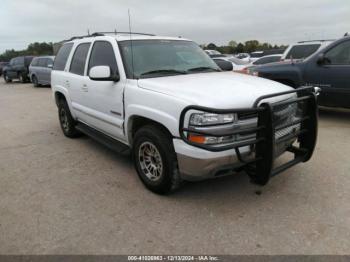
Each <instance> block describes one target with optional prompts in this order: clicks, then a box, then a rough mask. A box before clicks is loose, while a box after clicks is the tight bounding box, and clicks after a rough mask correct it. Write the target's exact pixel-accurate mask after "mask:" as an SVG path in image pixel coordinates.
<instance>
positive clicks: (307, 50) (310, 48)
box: [286, 44, 321, 59]
mask: <svg viewBox="0 0 350 262" xmlns="http://www.w3.org/2000/svg"><path fill="white" fill-rule="evenodd" d="M320 46H321V45H320V44H313V45H296V46H293V47H292V48H291V49H290V51H289V53H288V54H287V56H286V59H292V58H293V59H304V58H307V57H309V56H310V55H312V54H313V53H315V52H316V51H317V50H318V49H319V48H320Z"/></svg>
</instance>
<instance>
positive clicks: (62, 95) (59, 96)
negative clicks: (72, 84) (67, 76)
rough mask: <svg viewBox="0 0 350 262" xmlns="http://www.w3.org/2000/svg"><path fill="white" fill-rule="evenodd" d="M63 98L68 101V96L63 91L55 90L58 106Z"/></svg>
mask: <svg viewBox="0 0 350 262" xmlns="http://www.w3.org/2000/svg"><path fill="white" fill-rule="evenodd" d="M62 99H63V100H65V101H66V102H68V101H67V98H66V96H65V95H64V94H63V93H62V92H60V91H55V102H56V105H57V106H58V103H59V102H60V100H62Z"/></svg>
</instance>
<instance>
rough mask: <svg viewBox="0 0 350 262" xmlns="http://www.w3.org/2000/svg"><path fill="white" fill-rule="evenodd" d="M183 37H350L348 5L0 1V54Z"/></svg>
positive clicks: (225, 0)
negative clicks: (126, 34) (140, 35)
mask: <svg viewBox="0 0 350 262" xmlns="http://www.w3.org/2000/svg"><path fill="white" fill-rule="evenodd" d="M128 9H130V11H131V16H132V29H133V31H141V32H149V33H155V34H160V35H170V36H183V37H186V38H190V39H193V40H194V41H196V42H197V43H199V44H202V43H209V42H214V43H216V44H225V43H227V42H228V41H230V40H235V41H237V42H238V41H246V40H250V39H257V40H259V41H267V42H270V43H273V44H275V43H276V44H288V43H291V42H295V41H299V40H310V39H319V38H339V37H341V36H343V35H344V33H345V32H347V31H349V32H350V2H349V0H239V1H237V0H216V1H215V0H211V1H208V0H1V3H0V18H1V19H0V53H2V52H3V51H4V50H6V49H12V48H14V49H24V48H25V47H26V46H27V45H28V44H29V43H31V42H36V41H37V42H40V41H51V42H55V41H60V40H63V39H67V38H70V37H71V36H74V35H82V34H86V33H87V29H89V30H90V32H95V31H114V29H115V28H116V29H117V30H119V31H128Z"/></svg>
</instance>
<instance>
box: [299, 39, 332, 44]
mask: <svg viewBox="0 0 350 262" xmlns="http://www.w3.org/2000/svg"><path fill="white" fill-rule="evenodd" d="M335 40H336V39H322V40H307V41H299V42H298V43H299V44H302V43H309V42H327V41H335Z"/></svg>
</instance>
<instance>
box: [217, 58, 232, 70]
mask: <svg viewBox="0 0 350 262" xmlns="http://www.w3.org/2000/svg"><path fill="white" fill-rule="evenodd" d="M214 62H215V63H216V64H217V65H218V66H219V67H220V69H221V70H222V71H232V70H233V65H232V63H231V62H228V61H225V60H217V59H214Z"/></svg>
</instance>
